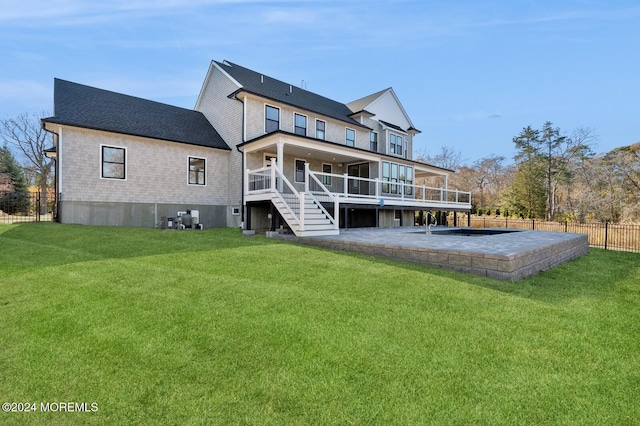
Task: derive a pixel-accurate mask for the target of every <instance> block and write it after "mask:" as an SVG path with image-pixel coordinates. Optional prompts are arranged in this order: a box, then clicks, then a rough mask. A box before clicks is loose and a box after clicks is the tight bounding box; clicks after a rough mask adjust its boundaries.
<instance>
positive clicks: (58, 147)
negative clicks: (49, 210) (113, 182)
mask: <svg viewBox="0 0 640 426" xmlns="http://www.w3.org/2000/svg"><path fill="white" fill-rule="evenodd" d="M100 155H102V148H101V149H100ZM62 157H63V156H62V126H58V144H57V145H56V162H57V170H56V179H58V193H57V194H56V200H57V202H58V203H59V202H60V199H59V198H58V195H59V194H62ZM100 167H102V164H101V165H100ZM100 174H102V172H100ZM58 175H60V176H58Z"/></svg>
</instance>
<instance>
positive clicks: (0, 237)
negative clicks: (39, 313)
mask: <svg viewBox="0 0 640 426" xmlns="http://www.w3.org/2000/svg"><path fill="white" fill-rule="evenodd" d="M273 244H281V243H280V242H278V241H273V240H268V239H266V238H260V237H244V236H243V235H242V234H241V233H240V231H239V230H238V229H237V228H222V229H208V230H204V231H195V230H194V231H176V230H158V229H146V228H125V227H102V226H101V227H96V226H84V225H62V224H57V223H23V224H13V225H1V226H0V270H2V269H5V270H10V269H14V270H15V269H18V270H19V269H30V268H35V267H37V268H40V267H46V266H56V265H64V264H70V263H80V262H87V261H96V260H106V259H125V258H135V257H144V256H154V255H166V254H178V253H184V254H189V253H195V252H204V251H216V250H225V249H233V248H237V247H247V246H257V245H273Z"/></svg>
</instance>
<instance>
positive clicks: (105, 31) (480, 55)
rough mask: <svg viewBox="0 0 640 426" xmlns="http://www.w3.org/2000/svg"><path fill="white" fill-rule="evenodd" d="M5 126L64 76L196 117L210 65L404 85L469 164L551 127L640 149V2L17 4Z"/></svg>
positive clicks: (363, 87)
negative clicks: (588, 132) (528, 132)
mask: <svg viewBox="0 0 640 426" xmlns="http://www.w3.org/2000/svg"><path fill="white" fill-rule="evenodd" d="M0 57H2V65H1V66H0V117H2V118H7V117H12V116H15V115H18V114H20V113H22V112H40V111H48V112H50V111H51V109H52V104H53V79H54V77H58V78H62V79H66V80H70V81H74V82H77V83H82V84H87V85H90V86H95V87H99V88H103V89H108V90H113V91H116V92H122V93H126V94H130V95H134V96H139V97H143V98H147V99H152V100H156V101H160V102H165V103H168V104H172V105H177V106H182V107H186V108H193V107H194V105H195V102H196V99H197V96H198V93H199V90H200V87H201V85H202V82H203V80H204V78H205V75H206V72H207V69H208V66H209V63H210V61H211V60H212V59H215V60H224V59H227V60H229V61H231V62H235V63H238V64H240V65H243V66H245V67H248V68H251V69H253V70H255V71H259V72H261V73H264V74H266V75H269V76H271V77H274V78H278V79H280V80H284V81H286V82H288V83H291V84H294V85H298V86H299V85H301V84H302V81H304V82H305V85H306V88H307V89H308V90H310V91H313V92H316V93H319V94H321V95H323V96H326V97H329V98H332V99H335V100H338V101H341V102H349V101H352V100H355V99H358V98H361V97H363V96H366V95H368V94H371V93H373V92H376V91H378V90H381V89H384V88H386V87H389V86H391V87H393V88H394V90H395V92H396V94H397V95H398V97H399V98H400V101H401V102H402V104H403V106H404V107H405V109H406V111H407V113H408V114H409V116H410V117H411V119H412V121H413V123H414V125H415V126H416V127H417V128H418V129H420V130H422V133H421V134H420V135H419V136H418V137H417V138H416V148H415V151H416V152H427V153H429V154H431V155H434V154H437V153H438V152H439V151H440V149H441V147H442V146H448V147H451V148H453V149H454V150H456V151H460V152H462V154H463V157H464V158H465V159H466V160H468V162H472V161H474V160H477V159H479V158H482V157H486V156H488V155H491V154H496V155H503V156H505V157H507V158H509V159H510V158H511V157H512V156H513V154H514V149H513V143H512V138H513V137H514V136H516V135H517V134H518V133H519V132H520V131H521V130H522V128H523V127H525V126H527V125H532V126H533V127H536V128H541V127H542V125H543V123H544V122H545V121H547V120H549V121H551V122H553V124H554V125H555V126H557V127H559V128H560V129H561V130H562V131H563V132H565V133H570V132H571V131H572V130H574V129H575V128H577V127H589V128H592V129H593V130H594V131H595V133H596V134H597V135H598V136H599V140H598V144H597V146H596V151H597V152H606V151H608V150H610V149H612V148H615V147H618V146H623V145H630V144H632V143H635V142H638V141H640V114H639V112H640V106H639V98H640V3H638V2H637V0H634V1H616V0H610V1H606V0H602V1H601V0H562V1H557V0H556V1H550V0H540V1H536V0H509V1H495V0H487V1H482V2H480V1H471V0H460V1H455V0H450V1H431V0H424V1H420V0H397V1H393V0H391V1H376V0H366V1H361V0H349V1H346V0H340V1H333V0H326V1H304V0H297V1H259V0H255V1H250V0H112V1H104V2H97V1H95V0H90V1H82V0H56V1H51V0H8V4H6V0H5V2H4V3H3V6H2V8H0Z"/></svg>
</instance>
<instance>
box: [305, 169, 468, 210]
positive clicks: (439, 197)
mask: <svg viewBox="0 0 640 426" xmlns="http://www.w3.org/2000/svg"><path fill="white" fill-rule="evenodd" d="M309 174H310V175H313V176H314V177H316V178H317V180H319V181H320V182H322V184H323V185H324V186H325V187H326V188H327V190H328V191H330V192H331V193H332V194H333V195H334V196H338V197H340V198H364V199H372V200H379V199H400V200H407V201H417V202H424V203H440V204H451V205H464V206H469V207H470V206H471V193H470V192H466V191H458V190H450V189H445V188H432V187H428V186H423V185H415V184H411V183H404V182H390V181H382V180H380V179H369V178H360V177H354V176H349V175H347V174H342V175H340V174H335V173H324V172H316V171H309ZM311 192H314V188H311Z"/></svg>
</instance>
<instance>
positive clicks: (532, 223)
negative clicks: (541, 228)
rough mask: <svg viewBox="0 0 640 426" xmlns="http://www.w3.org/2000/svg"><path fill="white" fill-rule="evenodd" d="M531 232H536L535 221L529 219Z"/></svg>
mask: <svg viewBox="0 0 640 426" xmlns="http://www.w3.org/2000/svg"><path fill="white" fill-rule="evenodd" d="M531 230H533V231H535V230H536V220H535V219H531Z"/></svg>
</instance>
